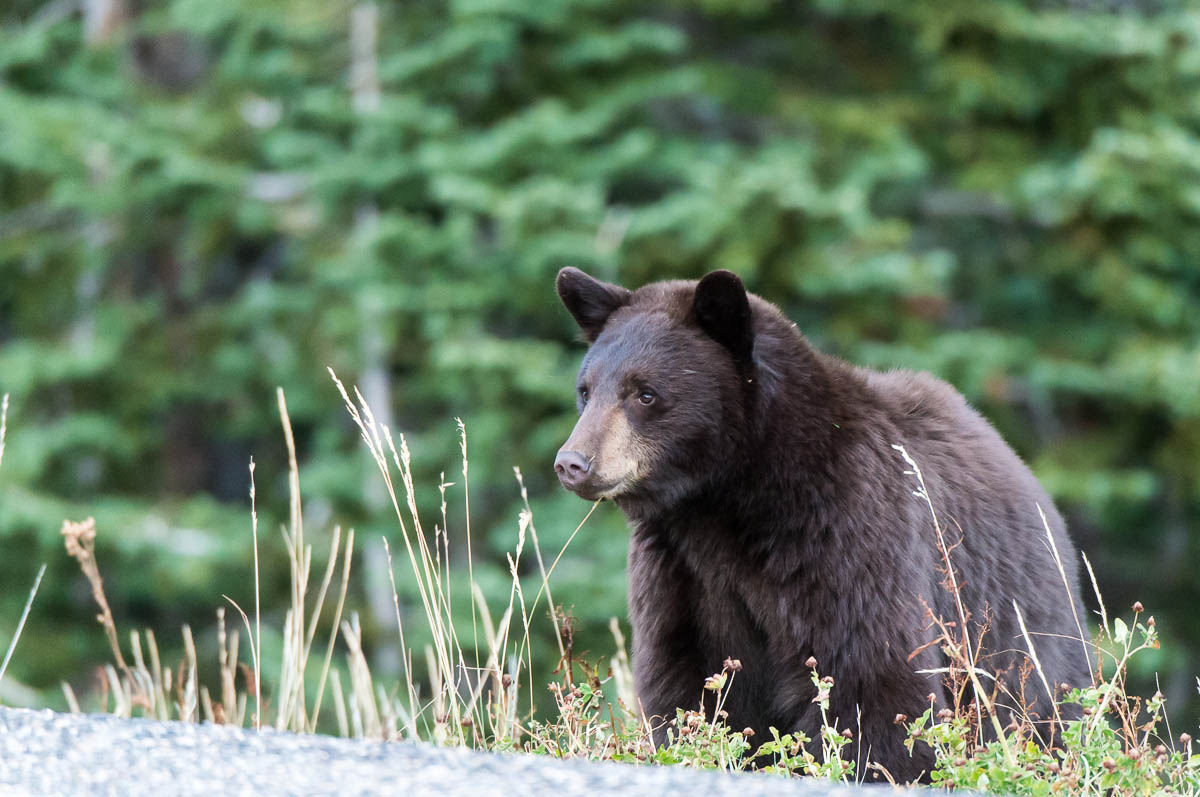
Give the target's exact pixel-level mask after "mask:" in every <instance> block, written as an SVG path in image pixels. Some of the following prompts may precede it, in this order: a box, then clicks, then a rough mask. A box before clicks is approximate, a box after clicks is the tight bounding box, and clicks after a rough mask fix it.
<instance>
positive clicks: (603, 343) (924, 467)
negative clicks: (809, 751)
mask: <svg viewBox="0 0 1200 797" xmlns="http://www.w3.org/2000/svg"><path fill="white" fill-rule="evenodd" d="M557 288H558V294H559V296H560V297H561V299H562V301H563V303H564V304H565V305H566V307H567V309H568V310H569V311H570V313H571V315H572V316H574V318H575V321H576V322H577V323H578V325H579V328H580V329H581V330H582V332H583V336H584V337H585V338H586V339H587V341H588V342H589V343H590V344H591V347H590V349H589V350H588V352H587V355H586V356H585V357H584V359H583V363H582V365H581V367H580V369H579V376H578V380H577V384H576V395H577V403H578V408H579V412H580V417H579V421H578V423H577V425H576V426H575V429H574V431H573V432H572V433H571V436H570V438H569V439H568V440H567V442H566V443H565V444H564V445H563V447H562V449H561V450H560V451H559V453H558V456H557V458H556V460H555V470H556V472H557V474H558V477H559V479H560V481H561V482H562V484H563V485H564V486H565V487H566V488H567V489H569V490H572V491H573V492H575V493H577V494H578V495H579V496H581V497H583V498H585V499H588V500H595V499H601V498H606V499H611V500H612V501H613V502H614V503H616V505H617V506H618V507H620V508H621V510H622V511H623V512H624V513H625V515H626V516H627V517H628V519H629V523H630V526H631V529H632V538H631V540H630V544H629V614H630V620H631V623H632V626H633V666H634V675H635V680H636V687H637V693H638V696H639V700H640V701H641V704H642V708H643V710H644V711H645V712H646V714H647V715H648V716H650V717H651V718H657V719H658V720H659V721H658V723H657V729H656V730H655V740H656V742H658V743H662V742H663V741H664V740H665V738H666V734H667V732H668V728H667V725H666V722H665V720H668V719H670V718H673V717H674V716H675V711H676V709H677V708H695V707H696V706H697V705H698V704H699V702H700V696H701V694H702V689H703V685H704V681H705V678H706V677H707V676H709V675H712V674H714V673H718V672H720V671H721V669H722V662H723V661H724V660H725V659H726V657H733V658H736V659H738V660H740V662H741V664H742V667H743V669H742V670H741V671H740V672H739V673H738V674H737V676H736V678H735V681H734V684H733V686H732V688H731V689H730V690H729V694H728V699H727V702H726V704H725V708H726V710H727V711H728V712H729V715H728V719H727V721H728V723H729V724H730V725H731V726H732V727H733V728H735V729H741V728H743V727H750V728H752V729H754V730H755V731H756V734H757V739H756V740H755V741H762V740H763V739H764V738H767V737H768V728H769V727H771V726H774V727H775V728H777V729H778V730H779V731H780V732H781V733H786V732H792V731H802V732H804V733H806V734H807V735H808V736H809V737H812V738H816V737H817V733H818V730H819V728H820V723H821V717H820V713H819V707H818V706H817V705H815V704H814V703H813V702H812V701H813V697H814V694H815V688H814V686H813V684H812V682H811V669H810V667H809V666H808V660H809V659H810V657H813V658H815V659H816V660H817V662H818V663H819V665H818V666H819V669H820V672H821V674H822V675H825V674H827V675H830V676H832V677H833V678H834V680H835V685H834V687H833V690H832V695H831V703H830V712H829V716H830V718H831V719H833V720H835V721H836V724H837V727H838V728H839V729H842V728H845V729H849V731H850V732H851V734H852V735H853V738H854V740H855V741H854V744H853V745H852V747H851V750H850V752H849V754H848V755H847V757H848V758H850V759H852V760H855V761H856V766H857V768H858V773H859V777H865V778H867V779H870V777H871V774H874V775H878V774H879V772H878V770H877V769H875V770H871V773H868V771H867V764H868V762H875V763H877V764H879V765H882V766H883V767H885V768H886V769H887V771H888V772H889V773H890V774H891V775H892V776H893V777H894V778H895V779H896V780H898V781H908V780H914V779H920V778H924V777H927V775H928V772H929V771H930V768H931V767H932V765H933V756H932V751H931V750H930V749H929V748H928V747H926V746H924V745H923V744H918V745H917V746H916V747H915V748H914V751H913V752H912V753H910V752H909V751H908V749H906V747H905V745H904V740H905V738H906V730H905V728H904V727H903V726H898V725H897V723H896V715H898V714H904V715H906V716H908V717H910V718H916V717H918V716H920V715H921V714H922V712H923V711H925V710H926V709H929V708H930V707H931V705H932V707H933V708H934V709H935V710H940V709H941V708H943V707H946V706H948V705H951V703H952V696H951V694H950V692H949V690H948V686H947V681H946V678H947V676H946V674H945V673H946V669H945V668H946V667H947V665H948V661H947V659H946V655H945V653H944V652H943V650H942V647H941V646H940V645H938V644H930V643H931V642H933V641H934V640H935V639H936V637H937V634H938V629H937V627H936V626H935V625H933V624H932V622H931V620H932V619H933V618H935V617H937V618H941V619H943V620H944V621H947V622H949V623H951V624H952V625H951V626H949V628H950V630H951V633H958V631H957V630H956V629H960V628H961V625H962V624H961V623H960V622H959V617H960V612H959V608H958V605H957V603H956V598H955V594H954V593H955V592H956V591H957V593H958V595H959V596H960V598H961V601H962V604H963V608H964V610H965V612H966V613H967V614H968V617H969V622H968V624H967V625H968V630H969V636H970V639H971V644H972V646H973V647H972V650H973V651H974V652H975V654H976V655H977V656H978V664H979V669H980V670H981V671H983V672H984V674H985V675H986V676H988V678H987V679H986V680H987V684H986V685H985V688H987V689H991V690H995V691H996V692H997V694H996V697H995V698H994V699H995V702H996V704H997V706H1000V707H1004V706H1009V707H1015V705H1016V704H1017V703H1018V702H1024V703H1025V708H1026V709H1027V710H1029V711H1030V712H1031V714H1032V716H1034V717H1040V718H1041V719H1043V720H1047V719H1049V718H1050V717H1051V716H1052V713H1053V708H1052V704H1051V701H1052V697H1051V696H1050V695H1048V694H1047V690H1046V688H1045V686H1044V685H1043V682H1042V681H1041V679H1040V678H1039V677H1038V676H1036V675H1034V676H1033V677H1032V678H1029V679H1028V680H1025V679H1024V678H1022V676H1021V673H1022V671H1024V673H1025V675H1028V674H1029V669H1028V666H1027V662H1028V656H1027V654H1026V649H1027V646H1026V642H1025V635H1024V634H1023V633H1022V631H1021V630H1020V627H1019V624H1018V619H1017V613H1016V610H1015V609H1014V601H1015V602H1016V603H1017V604H1019V606H1020V609H1021V613H1022V615H1023V619H1024V622H1025V625H1026V627H1027V630H1028V633H1029V635H1030V638H1032V639H1033V640H1034V647H1035V650H1036V652H1037V655H1038V658H1039V659H1040V663H1041V665H1042V668H1043V671H1044V674H1045V676H1046V679H1047V681H1048V682H1049V684H1050V688H1051V689H1052V690H1053V689H1057V688H1058V686H1059V685H1060V684H1063V683H1065V684H1069V685H1071V686H1084V685H1087V684H1089V683H1090V682H1091V674H1090V665H1089V661H1088V658H1087V654H1086V648H1085V645H1084V644H1082V643H1081V639H1080V637H1081V634H1082V627H1081V623H1083V622H1085V615H1084V612H1083V609H1082V607H1081V604H1080V600H1079V585H1078V567H1077V566H1076V564H1075V562H1076V553H1075V548H1074V546H1073V545H1072V544H1071V541H1070V539H1069V538H1068V537H1067V533H1066V530H1065V528H1064V524H1063V521H1062V518H1061V517H1060V515H1059V514H1058V512H1057V511H1055V508H1054V506H1053V504H1052V503H1051V501H1050V498H1049V497H1048V496H1047V495H1046V492H1045V491H1044V490H1043V489H1042V487H1041V485H1039V484H1038V482H1037V479H1036V478H1035V477H1034V476H1033V474H1032V473H1031V472H1030V470H1029V468H1028V467H1026V465H1025V464H1024V463H1023V462H1022V461H1021V460H1020V458H1019V457H1018V456H1017V455H1016V454H1015V453H1014V452H1013V450H1012V449H1011V448H1009V446H1008V445H1007V444H1006V443H1005V442H1004V441H1003V440H1002V439H1001V437H1000V435H999V434H998V433H997V432H996V430H995V429H993V428H992V427H991V426H990V425H989V424H988V422H987V421H985V420H984V419H983V417H981V416H980V415H979V414H978V413H977V412H975V411H974V410H973V409H972V408H971V407H970V406H968V404H967V402H966V400H965V399H964V398H963V397H962V396H961V395H960V394H959V393H958V392H956V391H955V390H954V389H953V388H952V387H950V386H949V385H947V384H946V383H945V382H942V381H940V380H938V379H936V378H934V377H932V376H930V375H928V374H925V373H914V372H909V371H891V372H888V373H879V372H875V371H870V370H866V369H863V368H859V367H856V366H853V365H850V364H848V363H846V362H843V361H841V360H838V359H836V358H834V357H831V356H828V355H825V354H822V353H821V352H818V351H816V350H815V349H813V348H812V347H811V346H810V345H809V344H808V342H807V341H806V340H805V338H804V336H803V335H802V334H801V333H800V332H799V330H798V329H797V328H796V325H795V324H794V323H792V322H791V321H789V320H788V319H787V318H786V317H785V316H784V315H783V314H782V313H781V312H780V311H779V310H778V309H777V308H776V307H774V306H773V305H771V304H769V303H768V302H766V301H764V300H763V299H761V298H759V297H758V296H754V295H752V294H748V293H747V292H746V290H745V288H744V287H743V285H742V282H741V280H739V279H738V277H737V276H736V275H734V274H732V273H731V272H728V271H714V272H712V273H710V274H708V275H707V276H706V277H704V279H702V280H700V281H699V282H698V283H697V282H691V281H670V282H658V283H652V284H649V285H646V286H644V287H642V288H640V289H638V290H636V291H630V290H627V289H625V288H622V287H619V286H617V285H611V284H607V283H604V282H600V281H598V280H596V279H593V278H592V277H590V276H588V275H587V274H584V273H583V272H582V271H579V270H577V269H573V268H567V269H563V270H562V271H561V272H560V273H559V275H558V280H557ZM894 446H903V447H904V449H905V451H907V453H908V454H909V455H910V456H911V457H912V458H913V460H914V461H915V462H916V463H917V465H918V466H919V467H920V468H921V471H922V475H923V478H924V484H925V488H926V490H927V494H928V496H929V498H930V499H931V503H932V506H933V507H934V508H935V509H936V512H937V515H938V520H939V525H940V528H941V529H942V537H943V539H944V540H945V542H944V545H943V544H941V543H939V539H938V532H937V530H936V528H935V525H934V521H933V519H932V516H931V512H930V506H929V505H927V504H926V503H925V501H924V500H922V499H921V498H920V497H919V496H914V490H919V488H920V485H919V484H918V483H917V482H916V481H915V479H914V475H913V474H912V473H911V472H907V473H906V471H909V470H910V468H909V465H908V464H907V463H906V462H905V460H904V459H903V458H902V456H901V453H900V452H899V451H898V450H896V448H894ZM1039 507H1041V509H1042V510H1043V511H1044V512H1045V518H1046V525H1048V527H1049V530H1050V533H1051V534H1052V535H1053V542H1054V546H1055V547H1056V549H1057V554H1058V556H1059V557H1061V561H1062V563H1063V566H1064V569H1063V570H1060V568H1059V566H1058V565H1057V564H1056V559H1055V556H1054V554H1053V552H1052V548H1051V545H1050V540H1049V538H1048V536H1047V533H1046V526H1045V525H1044V524H1043V521H1042V518H1041V516H1040V514H1039ZM943 550H947V551H948V552H949V556H950V560H951V563H952V568H949V570H950V571H952V572H953V574H954V580H955V582H956V583H957V585H958V588H957V590H954V589H948V588H947V584H948V583H949V580H948V575H949V573H948V568H946V566H945V564H944V558H943V557H944V554H943ZM992 676H994V677H995V678H997V679H999V680H998V681H992V680H991V677H992ZM981 682H982V681H981ZM931 696H932V697H931ZM931 699H932V703H931ZM708 702H709V704H710V707H711V702H712V701H711V700H710V701H708Z"/></svg>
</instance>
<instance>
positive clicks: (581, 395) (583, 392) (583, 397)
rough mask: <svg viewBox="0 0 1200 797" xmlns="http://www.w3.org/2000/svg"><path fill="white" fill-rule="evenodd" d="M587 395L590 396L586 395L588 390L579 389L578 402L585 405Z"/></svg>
mask: <svg viewBox="0 0 1200 797" xmlns="http://www.w3.org/2000/svg"><path fill="white" fill-rule="evenodd" d="M589 395H591V394H590V393H588V389H587V388H586V387H581V388H579V400H580V401H582V402H583V403H584V404H587V400H588V396H589Z"/></svg>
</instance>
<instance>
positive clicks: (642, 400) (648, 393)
mask: <svg viewBox="0 0 1200 797" xmlns="http://www.w3.org/2000/svg"><path fill="white" fill-rule="evenodd" d="M657 398H658V396H656V395H654V391H653V390H643V391H642V392H641V393H638V397H637V400H638V404H641V405H642V406H643V407H649V406H650V405H651V404H653V403H654V402H655V400H656V399H657Z"/></svg>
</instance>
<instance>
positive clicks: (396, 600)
mask: <svg viewBox="0 0 1200 797" xmlns="http://www.w3.org/2000/svg"><path fill="white" fill-rule="evenodd" d="M382 539H383V550H384V553H386V554H387V560H388V578H389V579H390V580H391V582H392V605H393V607H395V610H396V630H397V631H398V632H399V634H400V660H401V661H402V662H404V684H405V686H406V687H407V690H408V711H409V714H408V716H409V718H410V720H411V722H412V726H411V727H410V728H409V736H410V738H412V739H416V738H417V728H416V720H417V690H416V688H415V687H414V686H413V677H412V666H411V663H410V661H409V658H408V656H407V654H406V653H405V651H407V650H408V646H407V645H405V644H404V623H403V622H401V620H400V595H399V593H398V592H397V591H396V575H395V568H394V567H392V549H391V547H390V546H389V545H388V541H387V537H383V538H382Z"/></svg>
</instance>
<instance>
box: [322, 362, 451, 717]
mask: <svg viewBox="0 0 1200 797" xmlns="http://www.w3.org/2000/svg"><path fill="white" fill-rule="evenodd" d="M329 374H330V376H331V377H332V378H333V381H334V384H335V385H336V386H337V389H338V392H339V393H340V394H341V396H342V400H343V401H344V402H345V404H346V409H347V411H348V412H349V413H350V417H351V418H352V419H353V420H354V423H355V425H356V426H358V429H359V432H360V434H361V436H362V438H363V441H364V442H366V444H367V449H368V450H369V451H370V452H371V456H372V457H373V458H374V459H375V464H376V466H377V467H378V468H379V471H380V473H381V474H382V475H383V479H384V485H385V486H386V488H387V492H388V497H389V498H390V499H391V502H392V509H393V510H394V511H395V514H396V519H397V521H398V522H399V523H400V531H401V537H402V538H403V540H404V547H405V550H406V552H407V553H408V559H409V564H410V566H411V567H412V571H413V577H414V578H415V580H416V584H417V593H418V595H419V596H420V598H421V606H422V608H423V609H424V611H425V617H426V620H427V621H428V623H429V628H430V630H431V632H432V636H433V641H434V645H435V648H436V649H437V653H438V656H437V664H438V667H439V669H440V670H441V675H442V677H443V678H444V680H445V681H446V682H447V683H453V682H454V672H453V670H454V667H453V662H452V661H451V659H450V655H449V651H448V649H447V641H448V640H449V639H451V638H452V632H451V631H448V630H447V628H446V623H445V620H444V618H443V617H442V612H441V611H440V610H439V609H438V604H437V602H436V596H435V594H434V592H435V587H436V584H435V583H434V579H432V578H431V577H429V574H430V572H431V569H432V568H431V564H430V559H431V557H430V554H429V550H428V546H426V545H425V542H424V535H423V534H422V532H421V529H420V527H419V525H417V524H418V523H419V518H417V517H416V516H415V515H416V511H415V507H416V502H415V498H414V497H413V495H412V481H411V476H410V475H409V474H408V473H406V469H405V463H406V460H407V458H408V457H407V451H408V449H407V445H406V444H405V441H404V438H403V436H402V437H401V438H400V444H401V451H402V452H403V453H404V456H403V457H401V456H400V453H398V452H397V451H396V448H395V445H394V444H393V443H392V439H391V434H390V433H389V432H388V430H387V429H386V428H385V429H384V430H383V431H384V435H385V436H386V439H387V441H388V448H390V449H391V452H392V459H393V462H394V463H395V464H396V466H397V468H398V469H399V470H400V475H401V478H402V480H403V482H404V487H405V491H406V493H407V496H406V497H407V498H408V499H409V500H408V503H409V509H410V512H411V514H412V515H413V521H414V529H413V535H412V536H415V537H417V545H416V546H415V547H414V545H413V542H412V536H410V535H409V530H408V524H406V523H405V522H404V513H403V512H402V511H401V509H400V500H399V496H398V495H397V494H396V488H395V483H394V482H393V481H392V476H391V470H390V468H389V467H388V464H387V457H386V455H385V453H384V451H385V448H384V442H383V439H384V438H383V437H381V436H380V430H379V427H378V425H377V424H376V423H375V418H374V416H373V415H372V413H371V409H370V407H369V406H368V405H367V403H366V401H365V400H363V398H362V395H361V394H359V393H358V391H357V390H356V391H355V395H356V396H357V397H358V401H359V404H358V405H356V404H355V402H354V401H352V400H351V399H350V396H349V394H348V393H347V392H346V388H345V386H344V385H343V384H342V382H341V380H339V379H338V378H337V375H336V374H335V373H334V372H333V369H329ZM418 548H419V550H420V553H419V554H418V552H417V549H418ZM452 710H453V711H454V720H455V722H456V723H457V722H459V721H460V720H461V716H460V715H459V713H458V711H459V706H458V701H457V700H456V701H454V703H453V705H452Z"/></svg>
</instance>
